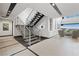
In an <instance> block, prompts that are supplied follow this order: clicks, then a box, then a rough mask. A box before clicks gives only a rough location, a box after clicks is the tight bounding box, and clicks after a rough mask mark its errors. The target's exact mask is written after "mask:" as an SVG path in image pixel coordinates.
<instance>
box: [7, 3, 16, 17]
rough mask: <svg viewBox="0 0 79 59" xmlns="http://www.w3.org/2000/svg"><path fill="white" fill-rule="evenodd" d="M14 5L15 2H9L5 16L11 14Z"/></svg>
mask: <svg viewBox="0 0 79 59" xmlns="http://www.w3.org/2000/svg"><path fill="white" fill-rule="evenodd" d="M15 6H16V3H11V4H10V6H9V9H8V11H7V14H6V17H8V16H9V15H10V14H11V12H12V10H13V9H14V7H15Z"/></svg>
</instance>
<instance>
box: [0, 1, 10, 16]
mask: <svg viewBox="0 0 79 59" xmlns="http://www.w3.org/2000/svg"><path fill="white" fill-rule="evenodd" d="M9 6H10V3H0V16H5V15H6V13H7V10H8V8H9Z"/></svg>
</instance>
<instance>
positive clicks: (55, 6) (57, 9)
mask: <svg viewBox="0 0 79 59" xmlns="http://www.w3.org/2000/svg"><path fill="white" fill-rule="evenodd" d="M50 5H51V6H52V7H53V8H54V9H55V10H56V11H57V12H58V14H59V15H62V13H61V12H60V10H59V8H58V7H57V5H56V4H55V3H50Z"/></svg>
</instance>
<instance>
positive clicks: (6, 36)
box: [0, 35, 13, 37]
mask: <svg viewBox="0 0 79 59" xmlns="http://www.w3.org/2000/svg"><path fill="white" fill-rule="evenodd" d="M7 36H13V35H3V36H0V37H7Z"/></svg>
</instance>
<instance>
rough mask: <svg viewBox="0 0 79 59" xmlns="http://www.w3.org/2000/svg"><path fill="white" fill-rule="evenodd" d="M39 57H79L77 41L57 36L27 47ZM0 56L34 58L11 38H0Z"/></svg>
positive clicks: (78, 42)
mask: <svg viewBox="0 0 79 59" xmlns="http://www.w3.org/2000/svg"><path fill="white" fill-rule="evenodd" d="M28 48H29V49H31V50H32V51H33V52H35V53H37V54H38V55H39V56H79V39H72V38H71V37H68V36H65V37H59V36H58V35H56V36H54V37H52V38H50V39H46V40H44V41H41V42H39V43H37V44H34V45H32V46H29V47H28ZM0 56H36V55H35V54H34V53H32V52H31V51H30V50H28V49H27V48H26V47H24V46H23V45H22V44H20V43H19V42H18V41H16V40H15V39H14V37H12V36H8V37H0Z"/></svg>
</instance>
